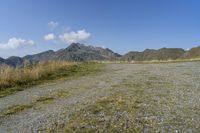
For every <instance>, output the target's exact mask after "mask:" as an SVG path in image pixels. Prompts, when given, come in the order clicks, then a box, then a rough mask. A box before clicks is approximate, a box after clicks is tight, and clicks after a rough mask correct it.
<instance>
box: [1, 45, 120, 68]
mask: <svg viewBox="0 0 200 133" xmlns="http://www.w3.org/2000/svg"><path fill="white" fill-rule="evenodd" d="M118 57H121V55H120V54H117V53H114V52H113V51H112V50H110V49H108V48H106V49H104V48H101V47H93V46H85V45H83V44H79V43H72V44H71V45H70V46H69V47H67V48H66V49H60V50H58V51H53V50H49V51H45V52H42V53H39V54H35V55H27V56H24V57H22V58H21V57H15V56H12V57H9V58H7V59H3V58H0V64H7V65H10V66H14V67H16V66H23V65H25V64H34V63H37V62H40V61H48V60H66V61H88V60H115V59H116V58H118Z"/></svg>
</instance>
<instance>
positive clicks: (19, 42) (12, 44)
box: [0, 37, 35, 49]
mask: <svg viewBox="0 0 200 133" xmlns="http://www.w3.org/2000/svg"><path fill="white" fill-rule="evenodd" d="M34 44H35V43H34V41H32V40H25V39H21V38H15V37H13V38H10V39H9V40H8V42H7V43H0V49H15V48H18V47H21V46H32V45H34Z"/></svg>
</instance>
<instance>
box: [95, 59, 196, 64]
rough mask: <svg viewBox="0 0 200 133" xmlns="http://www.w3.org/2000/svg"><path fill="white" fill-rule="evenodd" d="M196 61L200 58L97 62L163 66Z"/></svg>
mask: <svg viewBox="0 0 200 133" xmlns="http://www.w3.org/2000/svg"><path fill="white" fill-rule="evenodd" d="M195 61H200V58H194V59H176V60H171V59H168V60H150V61H134V60H131V61H124V60H119V61H95V62H99V63H105V64H113V63H117V64H120V63H122V64H126V63H128V64H161V63H179V62H195Z"/></svg>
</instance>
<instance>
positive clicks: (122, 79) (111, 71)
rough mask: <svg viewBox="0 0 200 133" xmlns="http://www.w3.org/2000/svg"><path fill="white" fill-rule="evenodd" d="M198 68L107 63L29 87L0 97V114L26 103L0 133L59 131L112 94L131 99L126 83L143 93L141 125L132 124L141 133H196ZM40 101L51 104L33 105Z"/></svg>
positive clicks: (2, 120) (0, 124)
mask: <svg viewBox="0 0 200 133" xmlns="http://www.w3.org/2000/svg"><path fill="white" fill-rule="evenodd" d="M199 66H200V62H188V63H171V64H107V65H106V68H105V71H104V72H102V73H101V74H97V75H88V76H84V77H80V78H77V79H72V80H67V81H64V80H60V81H55V82H53V83H48V84H44V85H39V86H35V87H31V88H29V89H26V90H24V91H21V92H18V93H15V94H12V95H10V96H7V97H4V98H1V99H0V112H5V110H7V109H8V108H12V107H15V106H16V105H19V106H20V105H32V106H31V107H30V108H25V109H23V110H21V111H20V112H17V113H13V114H10V115H4V116H3V117H0V133H1V132H2V133H3V132H16V133H23V132H24V133H29V132H34V133H36V132H39V131H45V130H46V129H51V128H54V126H55V123H60V125H61V126H60V127H59V128H62V127H65V126H66V125H67V124H68V121H69V120H70V118H71V116H72V115H73V114H74V113H76V112H79V111H80V110H81V109H84V108H86V107H87V106H88V105H92V104H95V102H96V101H98V100H99V99H100V98H102V97H109V96H111V95H113V94H115V93H116V92H117V91H124V92H126V93H127V96H128V95H135V96H137V91H136V92H135V94H132V93H129V90H130V89H134V87H133V86H131V84H132V85H133V84H140V86H141V90H142V91H143V92H142V95H141V96H140V98H142V99H143V101H142V102H141V103H140V106H139V109H138V110H139V111H138V112H137V113H136V114H135V116H134V119H135V120H137V121H140V122H141V121H142V122H141V123H142V124H140V125H137V126H141V128H142V130H141V131H142V132H145V133H146V132H147V133H148V132H166V131H167V132H190V133H193V132H194V133H195V132H200V124H199V123H200V104H199V103H200V67H199ZM124 83H129V86H123V84H124ZM147 83H148V85H147ZM144 84H145V85H144ZM41 97H50V98H52V100H49V101H48V100H47V101H44V102H39V100H38V99H40V98H41ZM149 122H151V124H149ZM55 128H58V126H56V127H55Z"/></svg>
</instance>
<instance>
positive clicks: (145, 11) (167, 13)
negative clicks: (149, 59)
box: [0, 0, 200, 58]
mask: <svg viewBox="0 0 200 133" xmlns="http://www.w3.org/2000/svg"><path fill="white" fill-rule="evenodd" d="M199 5H200V1H199V0H1V1H0V57H4V58H6V57H8V56H12V55H15V56H24V55H26V54H34V53H38V52H41V51H45V50H49V49H53V50H58V49H60V48H65V47H67V46H68V45H69V43H71V42H82V43H85V44H90V45H93V46H103V47H108V48H110V49H112V50H114V51H115V52H118V53H121V54H124V53H126V52H128V51H131V50H134V51H136V50H138V51H142V50H144V49H146V48H155V49H158V48H162V47H181V48H185V49H187V48H191V47H194V46H198V45H199V44H200V8H199Z"/></svg>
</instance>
